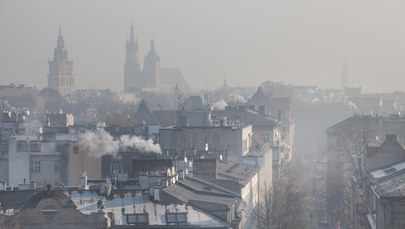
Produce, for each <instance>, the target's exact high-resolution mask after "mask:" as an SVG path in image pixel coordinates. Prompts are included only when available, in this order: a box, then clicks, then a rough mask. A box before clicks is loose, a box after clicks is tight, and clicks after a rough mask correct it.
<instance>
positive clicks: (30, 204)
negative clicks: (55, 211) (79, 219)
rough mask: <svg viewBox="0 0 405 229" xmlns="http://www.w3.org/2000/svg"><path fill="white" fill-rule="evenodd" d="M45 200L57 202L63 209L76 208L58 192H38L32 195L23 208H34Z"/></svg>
mask: <svg viewBox="0 0 405 229" xmlns="http://www.w3.org/2000/svg"><path fill="white" fill-rule="evenodd" d="M46 198H52V199H55V200H57V201H58V202H59V203H60V204H61V205H62V207H64V208H76V207H77V206H76V204H75V203H73V201H72V200H71V199H70V198H69V197H68V196H67V195H65V194H63V193H62V192H60V191H40V192H37V193H35V194H34V195H32V196H31V197H30V198H29V199H28V201H27V202H26V203H25V205H24V207H23V208H35V207H36V206H37V204H38V203H39V202H40V201H41V200H43V199H46Z"/></svg>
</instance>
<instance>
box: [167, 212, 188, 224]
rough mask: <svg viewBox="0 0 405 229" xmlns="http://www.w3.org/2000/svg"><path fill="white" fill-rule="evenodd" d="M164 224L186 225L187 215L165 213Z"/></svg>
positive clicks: (183, 213)
mask: <svg viewBox="0 0 405 229" xmlns="http://www.w3.org/2000/svg"><path fill="white" fill-rule="evenodd" d="M166 222H167V223H187V213H186V212H174V213H169V212H166Z"/></svg>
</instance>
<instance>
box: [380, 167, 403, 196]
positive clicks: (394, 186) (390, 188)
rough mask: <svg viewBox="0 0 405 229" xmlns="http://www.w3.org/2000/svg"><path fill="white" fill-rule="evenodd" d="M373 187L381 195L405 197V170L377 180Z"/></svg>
mask: <svg viewBox="0 0 405 229" xmlns="http://www.w3.org/2000/svg"><path fill="white" fill-rule="evenodd" d="M373 189H374V191H375V192H376V193H377V194H378V195H379V196H380V197H402V198H405V170H402V171H401V172H399V173H396V174H393V175H391V176H389V177H387V178H385V179H381V180H379V181H377V182H376V184H375V185H373Z"/></svg>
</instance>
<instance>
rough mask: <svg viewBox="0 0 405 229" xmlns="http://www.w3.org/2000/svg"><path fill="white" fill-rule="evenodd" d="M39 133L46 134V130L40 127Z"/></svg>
mask: <svg viewBox="0 0 405 229" xmlns="http://www.w3.org/2000/svg"><path fill="white" fill-rule="evenodd" d="M38 132H39V133H40V134H43V133H44V129H43V128H42V126H41V127H39V129H38Z"/></svg>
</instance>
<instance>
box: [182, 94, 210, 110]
mask: <svg viewBox="0 0 405 229" xmlns="http://www.w3.org/2000/svg"><path fill="white" fill-rule="evenodd" d="M183 107H184V110H186V111H195V110H204V108H205V106H204V103H203V101H202V98H201V97H200V96H197V95H192V96H190V97H188V98H187V99H186V100H185V101H184V102H183Z"/></svg>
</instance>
